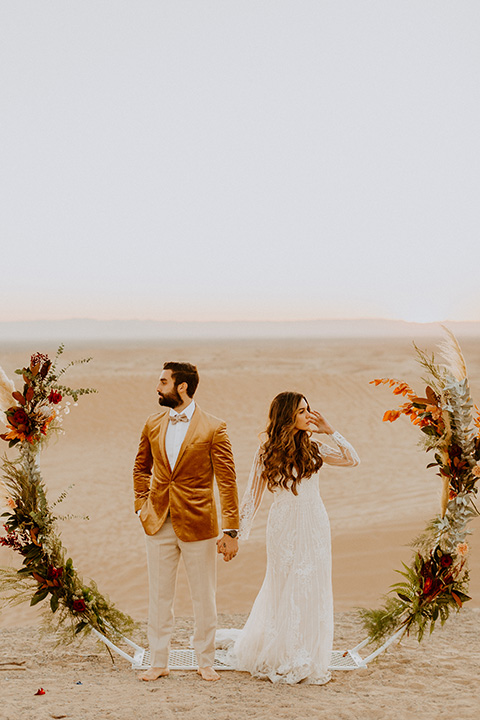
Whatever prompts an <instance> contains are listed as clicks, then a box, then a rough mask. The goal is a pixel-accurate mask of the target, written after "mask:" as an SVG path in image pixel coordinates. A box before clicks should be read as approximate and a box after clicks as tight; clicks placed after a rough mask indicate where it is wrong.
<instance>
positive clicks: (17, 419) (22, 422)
mask: <svg viewBox="0 0 480 720" xmlns="http://www.w3.org/2000/svg"><path fill="white" fill-rule="evenodd" d="M9 420H10V423H11V424H12V425H13V426H14V427H16V428H19V429H25V430H26V429H27V428H28V424H29V422H28V415H27V413H26V412H25V410H23V408H17V409H16V410H15V411H14V412H13V413H12V414H11V415H9ZM22 426H23V427H22Z"/></svg>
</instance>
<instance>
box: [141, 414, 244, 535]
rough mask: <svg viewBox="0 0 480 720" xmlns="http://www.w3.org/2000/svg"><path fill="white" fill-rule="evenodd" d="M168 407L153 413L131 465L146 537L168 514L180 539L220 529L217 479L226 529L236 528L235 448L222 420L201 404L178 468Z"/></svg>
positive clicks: (207, 533) (159, 525) (184, 442)
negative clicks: (169, 438) (170, 452)
mask: <svg viewBox="0 0 480 720" xmlns="http://www.w3.org/2000/svg"><path fill="white" fill-rule="evenodd" d="M168 423H169V409H168V408H166V409H165V410H163V411H162V412H160V413H156V414H155V415H151V416H150V417H149V418H148V420H147V422H146V423H145V427H144V428H143V432H142V436H141V438H140V445H139V448H138V452H137V456H136V458H135V465H134V469H133V488H134V493H135V512H137V511H138V510H140V509H141V512H140V520H141V522H142V525H143V529H144V530H145V533H146V534H147V535H155V533H156V532H158V530H160V528H161V527H162V525H163V523H164V522H165V520H166V518H167V515H168V513H169V512H170V516H171V520H172V525H173V529H174V530H175V533H176V535H177V537H179V538H180V540H184V541H186V542H192V541H195V540H207V539H209V538H213V537H216V536H217V535H218V533H219V526H218V519H217V509H216V504H215V495H214V477H215V479H216V481H217V485H218V490H219V495H220V505H221V511H222V528H223V529H229V528H231V529H238V527H239V522H240V521H239V514H238V495H237V484H236V479H235V464H234V460H233V453H232V446H231V444H230V439H229V437H228V435H227V426H226V424H225V423H224V422H223V420H219V419H218V418H216V417H214V416H213V415H208V414H207V413H205V412H203V410H201V409H200V408H199V407H198V405H196V407H195V412H194V413H193V415H192V419H191V420H190V424H189V427H188V430H187V434H186V436H185V440H184V441H183V443H182V446H181V448H180V452H179V453H178V458H177V461H176V463H175V467H174V468H171V467H170V463H169V462H168V458H167V454H166V451H165V435H166V432H167V427H168Z"/></svg>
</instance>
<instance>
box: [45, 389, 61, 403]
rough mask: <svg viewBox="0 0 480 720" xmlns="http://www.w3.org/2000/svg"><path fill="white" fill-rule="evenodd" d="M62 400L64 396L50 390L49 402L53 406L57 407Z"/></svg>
mask: <svg viewBox="0 0 480 720" xmlns="http://www.w3.org/2000/svg"><path fill="white" fill-rule="evenodd" d="M61 399H62V394H61V393H59V392H57V391H56V390H50V395H49V396H48V402H49V403H52V405H57V404H58V403H59V402H60V401H61Z"/></svg>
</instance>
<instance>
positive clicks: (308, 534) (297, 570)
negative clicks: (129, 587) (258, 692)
mask: <svg viewBox="0 0 480 720" xmlns="http://www.w3.org/2000/svg"><path fill="white" fill-rule="evenodd" d="M312 433H325V434H327V435H329V436H330V437H331V438H332V439H333V440H334V441H335V443H336V445H337V449H334V448H332V447H331V446H329V445H325V444H323V443H321V442H316V441H313V440H312V439H311V435H312ZM266 436H267V437H266V440H265V442H264V443H263V444H262V445H261V446H260V448H259V449H258V450H257V453H256V455H255V458H254V461H253V466H252V470H251V473H250V478H249V482H248V485H247V489H246V491H245V495H244V497H243V500H242V503H241V509H240V513H241V524H240V534H239V537H240V539H243V540H245V539H246V538H248V535H249V533H250V529H251V526H252V522H253V519H254V517H255V513H256V512H257V510H258V507H259V505H260V503H261V500H262V497H263V494H264V492H265V489H268V490H269V491H270V492H272V493H273V504H272V506H271V509H270V513H269V516H268V523H267V570H266V574H265V579H264V581H263V585H262V587H261V589H260V592H259V593H258V595H257V598H256V600H255V602H254V605H253V607H252V610H251V612H250V615H249V617H248V619H247V622H246V624H245V626H244V628H243V629H242V630H218V631H217V647H227V648H228V649H229V652H228V661H229V663H230V664H232V665H233V666H234V667H235V668H236V669H237V670H246V671H248V672H250V673H251V674H252V675H253V676H255V677H259V678H268V679H269V680H271V681H272V682H283V683H290V684H293V683H297V682H300V681H305V682H307V683H312V684H317V685H322V684H324V683H326V682H328V681H329V680H330V673H329V670H328V666H329V665H330V658H331V652H332V642H333V600H332V580H331V544H330V525H329V521H328V516H327V513H326V510H325V507H324V504H323V502H322V499H321V497H320V492H319V487H318V480H319V478H318V473H319V470H320V469H321V467H322V464H323V463H324V462H325V463H327V464H329V465H342V466H351V467H353V466H355V465H358V463H359V462H360V460H359V458H358V455H357V453H356V452H355V450H354V449H353V447H352V446H351V445H350V444H349V443H348V442H347V441H346V440H345V439H344V438H343V437H342V435H340V433H338V432H334V430H333V428H332V427H331V426H330V425H329V423H328V422H327V421H326V420H325V419H324V418H323V417H322V415H321V414H320V413H319V412H316V411H314V410H313V411H311V410H310V407H309V405H308V402H307V400H306V399H305V397H304V396H303V395H301V394H300V393H296V392H282V393H280V394H279V395H277V396H276V397H275V398H274V399H273V401H272V404H271V406H270V412H269V423H268V427H267V430H266Z"/></svg>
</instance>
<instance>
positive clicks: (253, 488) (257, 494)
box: [239, 448, 267, 540]
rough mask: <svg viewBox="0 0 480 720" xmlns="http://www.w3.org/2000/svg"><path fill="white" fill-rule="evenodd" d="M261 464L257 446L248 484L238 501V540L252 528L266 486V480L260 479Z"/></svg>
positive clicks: (244, 537) (245, 535) (244, 538)
mask: <svg viewBox="0 0 480 720" xmlns="http://www.w3.org/2000/svg"><path fill="white" fill-rule="evenodd" d="M262 469H263V464H262V461H261V460H260V448H258V450H257V452H256V453H255V457H254V458H253V464H252V469H251V470H250V476H249V478H248V484H247V487H246V490H245V492H244V494H243V498H242V502H241V503H240V532H239V539H240V540H248V536H249V535H250V530H251V529H252V524H253V518H254V517H255V514H256V512H257V510H258V508H259V507H260V503H261V502H262V498H263V494H264V492H265V488H266V485H267V483H266V481H265V480H262V478H261V474H262Z"/></svg>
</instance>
